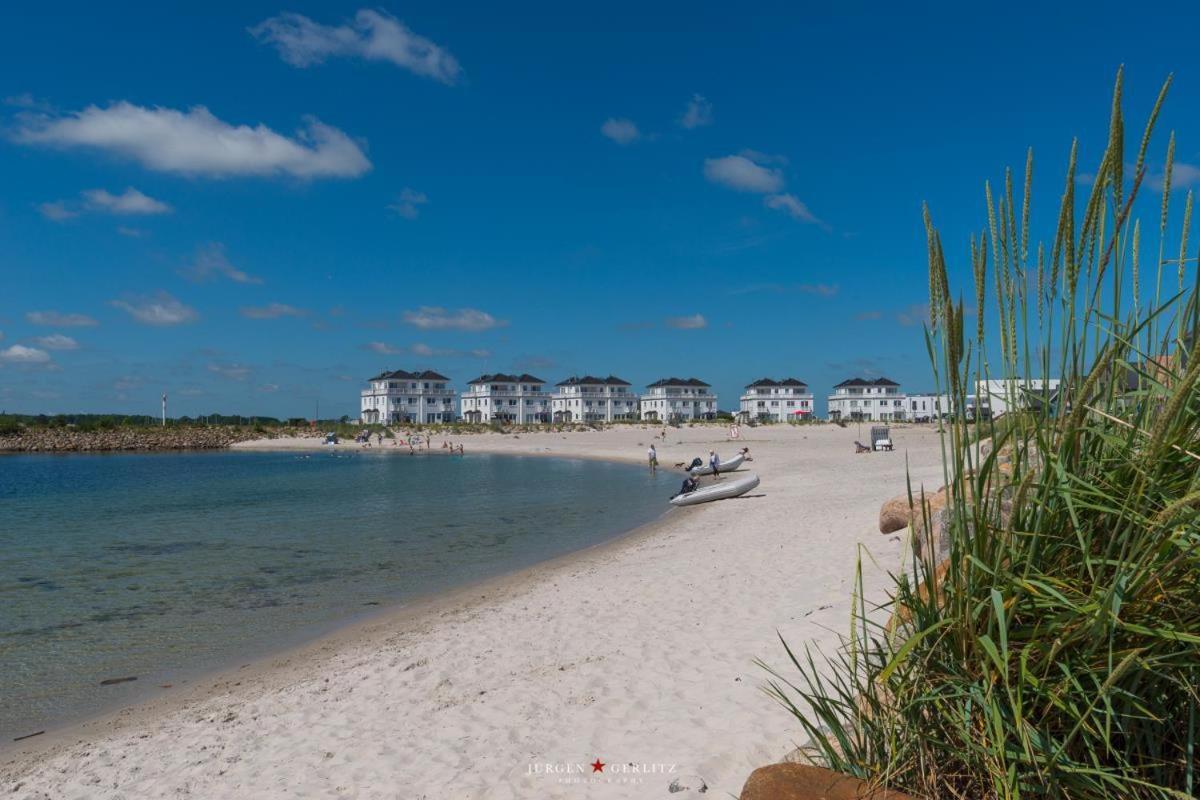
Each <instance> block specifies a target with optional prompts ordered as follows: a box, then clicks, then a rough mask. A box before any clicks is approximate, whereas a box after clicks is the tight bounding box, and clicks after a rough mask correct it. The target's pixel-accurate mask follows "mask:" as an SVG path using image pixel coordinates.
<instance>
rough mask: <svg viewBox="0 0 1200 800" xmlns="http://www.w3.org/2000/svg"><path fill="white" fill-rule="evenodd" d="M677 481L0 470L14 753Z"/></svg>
mask: <svg viewBox="0 0 1200 800" xmlns="http://www.w3.org/2000/svg"><path fill="white" fill-rule="evenodd" d="M674 482H675V477H674V476H671V475H668V474H665V473H663V472H660V473H658V474H657V475H654V474H651V473H648V472H647V470H645V469H644V468H639V467H636V466H630V465H625V464H611V463H605V462H601V461H586V460H572V459H559V458H543V457H519V456H493V455H476V454H468V455H466V456H446V455H443V454H441V453H436V454H430V455H425V456H410V455H408V454H407V453H403V454H400V453H377V452H375V453H373V452H370V451H352V452H345V451H342V452H336V453H335V452H329V451H320V452H313V453H311V454H308V453H304V454H298V453H295V452H272V453H249V452H219V453H182V454H180V453H172V454H112V455H83V454H73V455H11V456H3V457H0V737H2V738H0V742H4V741H11V739H13V738H14V737H17V736H21V735H24V734H26V733H32V732H33V731H36V730H40V729H43V728H48V727H52V726H54V725H57V724H61V723H63V722H66V721H70V720H73V719H78V718H81V717H84V716H87V715H90V714H94V713H97V712H100V711H103V710H106V709H109V708H112V707H115V706H119V705H121V704H122V703H127V702H131V701H133V700H137V699H139V698H141V697H144V696H146V694H147V692H148V691H162V690H161V689H159V688H157V687H160V686H162V685H163V684H171V683H173V682H174V681H179V680H183V679H186V677H187V676H193V675H196V674H198V673H199V672H202V671H204V670H208V669H215V668H218V667H224V666H236V665H237V664H238V663H239V662H243V661H245V660H248V659H249V658H251V657H253V656H261V655H263V654H265V653H268V652H270V651H272V650H278V649H280V648H282V647H285V646H289V645H293V644H297V643H299V642H302V641H304V640H305V639H306V638H311V637H313V636H315V635H318V634H320V633H322V632H324V631H327V630H329V629H330V628H332V627H335V626H336V625H338V624H341V623H344V622H347V621H350V620H353V619H355V618H356V617H360V616H362V615H363V614H364V613H365V612H369V611H371V610H372V609H375V608H377V607H384V606H387V605H391V604H398V603H402V602H403V601H405V600H409V599H412V598H415V597H419V596H425V595H430V594H433V593H436V592H438V591H443V590H446V589H449V588H452V587H455V586H460V585H463V584H467V583H470V582H472V581H476V580H480V579H483V578H487V577H491V576H495V575H498V574H502V573H505V572H510V571H513V570H517V569H520V568H522V567H525V566H529V565H532V564H534V563H537V562H539V561H543V560H545V559H548V558H551V557H554V556H557V555H561V554H564V553H567V552H570V551H573V550H577V549H580V548H583V547H587V546H589V545H593V544H596V543H599V542H602V541H604V540H606V539H610V538H612V537H615V536H617V535H619V534H621V533H623V532H626V531H628V530H630V529H632V528H635V527H637V526H639V525H641V524H644V523H646V522H649V521H651V520H653V519H654V518H656V517H657V516H659V515H660V514H661V513H663V510H664V509H665V508H666V502H665V501H666V499H667V496H668V495H669V494H671V492H673V491H674V489H675V486H674ZM133 676H136V677H137V681H127V682H124V683H116V684H110V685H101V681H105V680H109V679H113V678H125V677H133Z"/></svg>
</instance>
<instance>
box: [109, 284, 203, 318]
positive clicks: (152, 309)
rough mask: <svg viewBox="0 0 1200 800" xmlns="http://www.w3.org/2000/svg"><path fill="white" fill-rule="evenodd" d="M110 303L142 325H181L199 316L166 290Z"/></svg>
mask: <svg viewBox="0 0 1200 800" xmlns="http://www.w3.org/2000/svg"><path fill="white" fill-rule="evenodd" d="M111 305H112V306H113V308H119V309H121V310H122V311H124V312H126V313H127V314H129V316H131V317H133V318H134V319H135V320H137V321H138V322H140V323H142V324H143V325H159V326H166V325H182V324H185V323H189V322H195V321H196V320H197V319H199V318H200V315H199V314H198V313H196V309H194V308H191V307H189V306H186V305H184V304H183V303H181V302H179V301H178V300H176V299H175V298H174V297H172V296H171V295H169V294H168V293H166V292H158V293H157V294H154V295H132V296H130V297H128V298H126V299H124V300H113V301H112V302H111Z"/></svg>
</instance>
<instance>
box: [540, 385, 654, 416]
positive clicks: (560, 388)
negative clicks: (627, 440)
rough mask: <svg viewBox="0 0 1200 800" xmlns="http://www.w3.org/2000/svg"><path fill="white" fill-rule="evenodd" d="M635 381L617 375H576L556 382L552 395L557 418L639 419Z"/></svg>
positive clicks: (552, 405) (551, 403)
mask: <svg viewBox="0 0 1200 800" xmlns="http://www.w3.org/2000/svg"><path fill="white" fill-rule="evenodd" d="M632 385H633V384H631V383H630V382H629V381H623V380H621V379H620V378H617V377H615V376H613V375H609V376H608V377H607V378H597V377H595V376H593V375H584V376H582V377H577V376H573V377H570V378H567V379H566V380H565V381H559V382H558V383H557V384H555V392H554V394H553V395H552V396H551V398H550V406H551V412H552V418H553V420H554V422H613V421H615V420H627V419H637V412H638V406H637V401H638V399H637V395H635V394H634V393H633V392H631V391H630V390H629V389H630V387H631V386H632Z"/></svg>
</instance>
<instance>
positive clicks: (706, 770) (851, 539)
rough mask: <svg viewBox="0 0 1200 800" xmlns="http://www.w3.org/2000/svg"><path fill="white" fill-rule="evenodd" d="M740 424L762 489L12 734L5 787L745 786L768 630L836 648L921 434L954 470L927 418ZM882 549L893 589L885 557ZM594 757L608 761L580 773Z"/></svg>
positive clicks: (663, 456) (2, 759) (603, 437)
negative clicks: (874, 447) (883, 440)
mask: <svg viewBox="0 0 1200 800" xmlns="http://www.w3.org/2000/svg"><path fill="white" fill-rule="evenodd" d="M658 430H660V429H657V428H656V429H653V430H650V429H642V428H629V429H618V430H612V431H606V432H601V433H573V434H524V435H521V436H520V438H513V437H503V436H500V435H498V434H488V435H480V436H464V437H459V438H458V439H456V441H461V442H463V443H464V444H465V446H466V450H467V455H468V457H469V456H470V455H471V454H472V453H478V452H483V451H491V452H512V453H535V452H536V453H541V454H549V455H563V456H578V455H588V456H592V457H609V458H623V459H631V460H637V461H643V460H644V455H643V453H644V451H645V445H646V444H649V442H650V438H649V437H650V436H652V435H653V434H654V433H656V432H657V431H658ZM743 433H744V439H745V440H744V441H743V442H741V443H740V444H746V445H748V446H750V447H751V448H752V452H753V455H754V458H755V461H754V463H753V464H752V465H751V467H752V468H753V469H754V470H755V471H756V472H758V473H759V475H760V476H761V477H762V485H761V486H760V488H759V489H758V490H756V492H754V494H760V495H761V496H757V497H750V498H746V499H741V500H733V501H724V502H720V503H712V504H707V505H703V506H697V507H694V508H690V509H679V510H676V511H673V512H672V513H671V514H669V515H668V516H667V517H666V518H665V519H664V520H663V521H662V522H661V523H659V524H657V525H655V526H653V527H652V529H650V530H647V531H643V532H640V533H637V534H634V535H632V536H630V537H628V538H626V539H624V540H621V541H620V542H617V543H613V544H610V545H606V546H601V547H598V548H594V549H592V550H589V551H585V552H584V553H581V554H575V555H573V556H569V557H566V558H563V559H559V560H558V561H556V562H553V563H551V564H548V565H544V566H541V567H537V568H534V569H532V570H528V571H526V572H524V573H521V574H519V575H516V576H511V577H509V578H507V579H503V580H500V581H494V582H491V583H489V584H487V585H485V586H483V587H479V588H476V589H473V590H471V591H469V592H465V591H464V592H459V593H456V594H455V595H452V596H448V597H446V598H442V599H440V600H437V601H435V602H433V603H430V604H427V605H425V606H422V607H420V608H418V609H409V610H407V611H406V610H400V611H398V612H394V613H391V614H389V615H385V616H384V617H382V618H380V619H379V620H376V621H373V622H371V623H368V624H366V625H363V626H359V627H357V628H354V629H351V630H347V631H344V632H342V633H339V634H337V635H335V636H333V637H330V638H328V639H326V640H322V641H321V642H318V643H315V644H314V645H312V646H310V647H307V648H304V649H302V650H300V651H297V652H293V653H290V654H286V655H284V656H280V657H278V658H276V659H271V660H268V661H267V662H265V663H263V664H259V665H255V667H254V668H253V669H251V670H247V671H246V672H245V673H244V676H243V674H242V673H234V674H232V675H226V676H222V677H219V678H213V679H210V680H209V681H207V682H205V685H204V686H203V687H197V688H195V689H193V690H192V691H191V693H190V694H189V695H184V696H183V697H181V698H166V699H164V700H162V701H159V702H158V703H155V704H151V705H150V706H149V707H145V708H141V709H132V710H129V711H127V712H124V713H123V714H121V715H117V716H115V717H109V718H106V719H103V720H100V721H97V722H94V723H90V724H88V725H85V726H81V727H79V728H76V729H73V730H71V731H68V732H66V733H64V734H60V735H58V736H56V737H54V738H53V739H50V740H48V741H45V742H38V741H37V740H33V741H32V742H31V743H30V744H29V745H28V746H27V747H25V748H23V749H22V748H20V747H19V746H15V747H14V746H10V747H9V749H7V750H6V751H4V752H3V753H0V794H3V796H5V797H13V798H43V797H53V798H64V797H65V798H133V797H137V798H157V797H198V798H224V797H254V798H277V797H280V798H281V797H353V798H413V797H428V798H439V800H440V799H441V798H477V797H480V798H482V797H487V798H531V797H537V798H542V797H564V798H570V797H599V798H609V797H672V798H679V797H688V796H693V795H692V793H687V792H684V793H677V794H669V793H668V792H667V787H668V785H669V784H670V783H671V781H672V779H674V778H676V777H679V776H685V780H684V783H691V784H692V785H695V780H694V778H691V777H687V776H701V777H702V778H703V779H704V780H705V781H706V782H707V785H708V787H709V793H708V794H707V795H705V796H707V797H714V796H715V797H725V796H729V795H730V794H732V795H735V796H736V794H737V793H738V791H739V790H740V788H741V784H742V782H743V781H744V780H745V778H746V776H747V774H748V773H749V772H750V770H752V769H753V768H754V767H756V766H759V765H761V764H764V763H767V762H770V761H774V760H778V759H780V758H781V757H783V756H784V755H785V754H786V753H787V752H789V751H790V750H791V749H793V748H794V747H795V746H796V744H797V743H798V739H799V738H800V731H799V727H798V725H796V724H795V723H794V721H792V720H791V719H790V718H789V717H788V716H787V714H786V713H784V712H783V711H782V710H780V709H779V708H778V707H777V706H776V705H774V704H773V702H772V701H771V700H770V699H769V698H767V697H766V696H765V695H764V694H763V693H762V691H761V689H762V685H763V682H764V677H765V676H764V673H763V672H762V671H761V670H760V669H758V668H756V667H755V666H754V664H753V663H752V662H753V660H754V659H755V658H756V657H761V658H763V659H764V660H766V661H767V662H769V663H772V664H775V665H779V666H782V664H783V662H784V658H785V656H784V654H783V652H782V648H781V647H780V645H779V643H778V640H777V639H776V631H779V632H781V633H782V634H783V635H784V636H785V637H786V638H787V639H788V640H789V641H790V642H792V643H794V644H802V643H803V642H805V641H813V642H816V643H824V644H829V643H831V642H832V641H834V640H835V638H836V631H841V630H844V629H845V628H846V623H847V620H848V614H849V599H850V592H851V583H852V581H853V575H854V565H855V560H856V556H857V550H858V547H857V545H858V544H860V543H862V544H864V545H866V551H867V552H869V553H870V554H871V556H872V557H873V558H874V559H875V561H877V562H878V564H879V565H881V567H882V568H883V569H892V568H895V566H896V565H897V564H898V563H899V558H900V548H901V544H900V542H899V539H898V537H895V536H882V535H880V534H879V533H877V532H876V531H877V527H876V525H877V520H878V510H879V504H880V503H881V502H882V501H883V500H885V499H886V498H887V497H889V496H891V495H894V494H897V493H899V492H902V491H903V490H904V485H905V484H904V481H905V454H906V453H907V456H908V459H909V465H910V468H911V470H912V474H913V477H914V482H916V483H919V482H921V481H923V482H925V483H926V484H927V485H935V486H936V485H940V484H941V467H940V458H939V452H940V451H939V449H938V443H937V435H936V434H935V433H933V432H932V431H929V430H927V429H920V428H904V429H902V428H895V429H893V435H894V438H895V440H896V443H897V448H898V449H897V451H896V452H895V453H890V454H883V453H881V454H871V455H863V456H856V455H855V454H854V448H853V444H852V442H853V440H854V439H855V438H858V436H859V433H858V432H857V431H856V430H855V429H854V428H850V429H846V430H843V429H839V428H836V427H833V426H823V427H811V428H787V427H783V426H774V427H770V428H757V429H743ZM438 445H440V440H439V441H435V447H436V446H438ZM717 445H721V446H720V447H718V449H719V451H721V452H727V453H729V452H732V450H733V446H732V445H731V444H729V443H727V442H725V441H724V430H723V429H718V428H713V427H709V428H683V429H679V430H672V431H670V433H669V435H668V438H667V442H666V443H663V442H661V441H659V443H658V446H659V451H660V463H662V464H665V465H666V466H668V467H669V466H670V465H671V464H672V463H674V462H675V461H684V460H688V459H690V458H691V456H693V455H701V454H703V453H707V451H708V449H709V447H710V446H717ZM271 446H274V447H281V446H286V447H305V446H313V445H312V443H311V441H307V442H306V441H303V440H301V441H293V442H274V443H271ZM349 446H353V445H349ZM867 567H868V568H867V578H866V580H867V585H868V590H869V591H873V592H874V594H875V595H876V596H881V595H882V587H883V586H884V577H883V575H882V573H881V572H880V571H879V570H878V569H876V568H873V567H871V565H870V564H869V563H868V565H867ZM238 684H240V685H238ZM597 759H599V760H601V761H602V762H604V763H605V764H607V765H608V766H606V767H605V768H604V772H602V773H593V772H592V768H591V767H590V766H585V767H584V769H585V772H584V773H583V774H579V773H577V772H574V770H576V769H577V766H576V765H587V764H590V763H591V762H594V761H596V760H597ZM631 764H634V765H639V766H638V768H637V769H638V771H634V767H631V766H630V765H631ZM546 765H550V767H549V769H550V770H551V774H545V770H546V769H547V767H546ZM554 770H558V772H554ZM667 770H672V771H670V772H668V771H667ZM563 771H567V772H563ZM593 776H594V777H593ZM580 781H585V782H588V785H580V783H579V782H580ZM14 787H16V788H15V790H14Z"/></svg>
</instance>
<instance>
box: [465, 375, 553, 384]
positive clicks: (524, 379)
mask: <svg viewBox="0 0 1200 800" xmlns="http://www.w3.org/2000/svg"><path fill="white" fill-rule="evenodd" d="M467 383H545V381H544V380H542V379H541V378H535V377H534V376H532V375H530V374H529V373H527V372H523V373H521V374H520V375H505V374H504V373H503V372H497V373H495V374H493V375H480V376H479V377H478V378H475V379H473V380H469V381H467Z"/></svg>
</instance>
